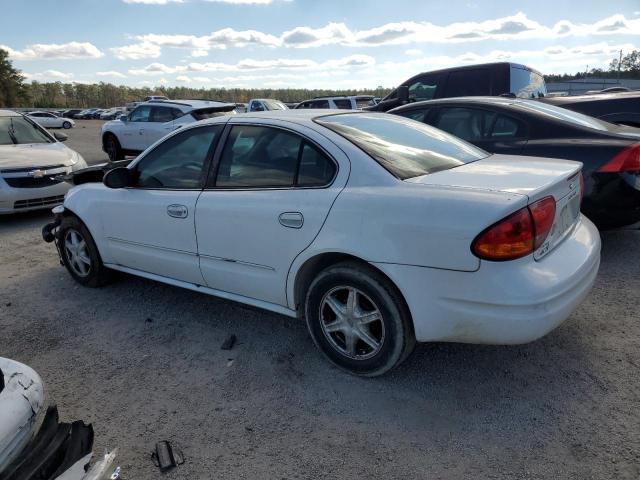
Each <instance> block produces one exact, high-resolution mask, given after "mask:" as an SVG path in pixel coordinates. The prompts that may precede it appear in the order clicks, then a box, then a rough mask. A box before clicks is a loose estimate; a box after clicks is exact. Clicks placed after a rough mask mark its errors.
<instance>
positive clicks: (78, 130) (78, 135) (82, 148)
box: [61, 120, 108, 165]
mask: <svg viewBox="0 0 640 480" xmlns="http://www.w3.org/2000/svg"><path fill="white" fill-rule="evenodd" d="M74 121H75V122H76V126H75V127H74V128H72V129H70V130H61V131H62V132H64V133H66V134H67V135H68V136H69V139H68V140H67V141H66V142H65V144H66V145H67V146H68V147H69V148H73V149H74V150H75V151H76V152H78V153H79V154H80V155H82V156H83V157H84V159H85V160H86V161H87V163H88V164H89V165H95V164H96V163H103V162H106V161H107V160H108V157H107V154H106V153H104V152H103V151H102V144H101V143H100V129H101V128H102V125H103V124H104V123H105V122H104V120H74Z"/></svg>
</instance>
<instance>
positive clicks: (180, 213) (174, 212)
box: [167, 203, 189, 218]
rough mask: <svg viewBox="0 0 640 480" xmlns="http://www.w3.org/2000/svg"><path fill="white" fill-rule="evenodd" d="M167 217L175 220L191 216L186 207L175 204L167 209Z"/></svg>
mask: <svg viewBox="0 0 640 480" xmlns="http://www.w3.org/2000/svg"><path fill="white" fill-rule="evenodd" d="M167 215H169V216H170V217H174V218H187V217H188V216H189V209H188V208H187V207H185V206H184V205H178V204H176V203H174V204H172V205H169V206H168V207H167Z"/></svg>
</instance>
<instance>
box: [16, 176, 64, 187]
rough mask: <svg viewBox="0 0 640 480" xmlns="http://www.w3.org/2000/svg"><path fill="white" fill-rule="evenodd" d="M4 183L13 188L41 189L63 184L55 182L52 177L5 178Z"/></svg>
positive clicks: (58, 181)
mask: <svg viewBox="0 0 640 480" xmlns="http://www.w3.org/2000/svg"><path fill="white" fill-rule="evenodd" d="M4 181H5V182H7V185H9V186H10V187H13V188H41V187H50V186H51V185H57V184H58V183H61V181H60V180H55V179H54V178H52V177H42V178H33V177H15V178H5V179H4Z"/></svg>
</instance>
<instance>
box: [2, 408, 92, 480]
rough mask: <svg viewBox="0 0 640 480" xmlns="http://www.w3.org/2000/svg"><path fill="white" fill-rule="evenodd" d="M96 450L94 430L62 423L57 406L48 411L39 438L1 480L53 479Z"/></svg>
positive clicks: (30, 444) (81, 425) (10, 466)
mask: <svg viewBox="0 0 640 480" xmlns="http://www.w3.org/2000/svg"><path fill="white" fill-rule="evenodd" d="M92 448H93V428H92V427H91V425H85V424H84V423H83V422H81V421H77V422H73V423H59V422H58V409H57V407H56V406H55V405H53V406H50V407H49V408H48V409H47V413H46V415H45V417H44V420H43V422H42V426H41V427H40V430H39V431H38V434H37V435H36V437H35V438H34V439H33V440H32V441H31V442H30V443H29V445H28V446H27V447H26V448H25V449H24V450H23V454H22V455H20V456H19V457H18V458H16V459H15V460H14V461H13V462H12V463H11V464H10V465H9V466H8V467H7V468H6V469H5V470H3V472H2V474H0V479H1V480H50V479H54V478H56V477H57V476H59V475H60V474H61V473H62V472H64V471H65V470H67V469H68V468H69V467H71V466H72V465H73V464H74V463H76V462H77V461H78V460H80V459H81V458H83V457H84V456H86V455H87V454H88V453H90V452H91V450H92Z"/></svg>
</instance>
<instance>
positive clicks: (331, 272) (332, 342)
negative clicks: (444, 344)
mask: <svg viewBox="0 0 640 480" xmlns="http://www.w3.org/2000/svg"><path fill="white" fill-rule="evenodd" d="M343 290H344V291H343ZM350 292H356V293H355V298H356V301H355V303H352V305H356V307H357V312H358V314H357V315H354V316H360V315H362V317H361V318H363V317H364V315H368V314H374V315H375V314H376V313H378V317H381V318H380V319H379V320H376V321H375V323H373V322H372V323H370V324H367V325H366V327H365V329H364V330H365V334H366V335H364V337H360V335H363V331H362V328H363V326H362V325H361V324H360V323H358V320H354V319H351V320H349V321H346V323H345V321H343V320H342V319H341V318H339V316H338V315H337V314H336V313H335V312H336V311H335V309H334V308H335V307H332V306H331V305H329V303H332V302H329V301H328V299H331V298H333V300H336V301H337V302H338V303H337V304H336V305H342V307H345V309H346V310H344V311H342V310H341V311H342V312H343V313H344V312H347V311H348V304H349V300H348V298H350V295H351V293H350ZM341 295H342V299H343V300H344V304H342V303H340V302H341V299H340V296H341ZM334 304H335V302H334ZM352 311H353V306H352ZM332 315H334V316H335V317H334V318H327V317H331V316H332ZM344 315H345V317H343V318H346V317H347V316H348V314H347V313H344ZM305 317H306V321H307V327H308V328H309V333H310V334H311V338H312V339H313V341H314V343H315V344H316V345H317V346H318V348H319V349H320V350H321V351H322V353H324V354H325V355H326V357H327V358H328V359H329V360H330V361H331V362H332V363H333V364H335V365H336V366H338V367H339V368H341V369H343V370H345V371H347V372H349V373H352V374H354V375H360V376H366V377H375V376H378V375H382V374H384V373H386V372H388V371H389V370H391V369H393V368H395V367H397V366H398V365H399V364H400V363H402V362H403V361H404V360H405V359H406V358H407V357H408V356H409V355H410V354H411V352H412V351H413V349H414V347H415V343H416V339H415V335H414V332H413V323H412V320H411V316H410V314H409V312H408V309H407V307H406V304H405V303H404V300H403V299H402V297H401V296H400V294H399V293H398V291H397V290H396V288H395V287H394V286H393V285H392V284H391V282H389V280H387V279H386V278H385V277H384V276H383V275H381V274H380V273H379V272H377V271H376V270H375V269H373V268H371V267H368V266H366V265H363V264H360V263H356V262H345V263H340V264H336V265H334V266H331V267H329V268H327V269H326V270H323V271H322V272H321V273H320V274H319V275H318V276H317V277H316V279H315V280H314V281H313V282H312V283H311V286H310V287H309V290H308V292H307V296H306V301H305ZM371 318H375V317H371ZM337 324H340V326H341V327H342V326H344V325H347V324H348V325H349V326H348V327H345V329H344V330H342V331H341V330H337V331H334V332H328V331H327V330H328V329H329V328H335V327H336V325H337ZM354 325H355V326H354ZM354 336H355V337H356V338H357V339H356V340H355V342H354V340H353V339H354ZM348 338H349V339H351V340H350V341H349V342H347V339H348ZM363 338H367V341H364V340H363ZM371 340H374V342H371ZM371 343H373V344H374V345H378V346H377V347H376V348H374V347H373V346H372V345H371ZM348 345H352V347H351V348H348Z"/></svg>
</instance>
